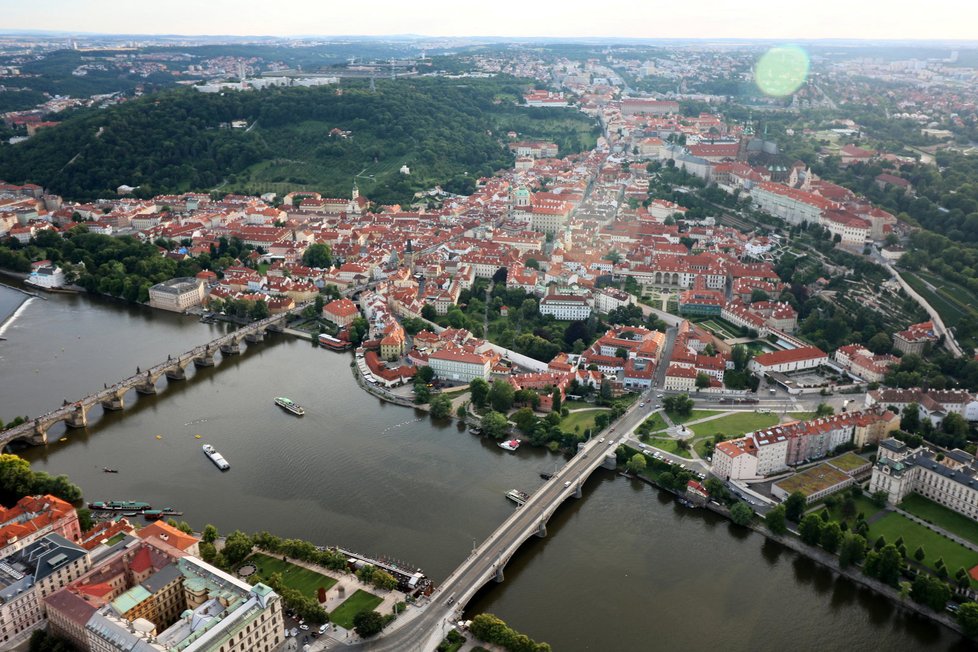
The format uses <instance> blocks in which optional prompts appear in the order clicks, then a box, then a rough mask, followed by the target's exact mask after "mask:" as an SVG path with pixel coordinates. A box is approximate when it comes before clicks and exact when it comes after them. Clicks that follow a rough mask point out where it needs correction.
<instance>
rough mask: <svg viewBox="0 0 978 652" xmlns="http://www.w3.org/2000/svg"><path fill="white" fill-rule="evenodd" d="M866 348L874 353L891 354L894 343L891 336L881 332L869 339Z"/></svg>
mask: <svg viewBox="0 0 978 652" xmlns="http://www.w3.org/2000/svg"><path fill="white" fill-rule="evenodd" d="M866 348H868V349H869V350H870V351H872V352H873V353H880V354H882V353H889V352H890V351H891V350H892V349H893V341H892V340H891V339H890V336H889V335H887V334H886V333H885V332H883V331H880V332H879V333H877V334H876V335H873V336H872V337H871V338H869V341H868V342H866Z"/></svg>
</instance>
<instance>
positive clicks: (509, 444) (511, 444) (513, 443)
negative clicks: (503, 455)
mask: <svg viewBox="0 0 978 652" xmlns="http://www.w3.org/2000/svg"><path fill="white" fill-rule="evenodd" d="M499 447H500V448H502V449H504V450H508V451H515V450H516V449H517V448H519V447H520V440H519V439H510V440H509V441H504V442H503V443H501V444H499Z"/></svg>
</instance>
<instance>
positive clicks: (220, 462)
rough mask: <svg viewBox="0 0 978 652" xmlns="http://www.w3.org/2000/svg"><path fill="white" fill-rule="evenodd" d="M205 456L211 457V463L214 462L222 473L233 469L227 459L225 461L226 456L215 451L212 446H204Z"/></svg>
mask: <svg viewBox="0 0 978 652" xmlns="http://www.w3.org/2000/svg"><path fill="white" fill-rule="evenodd" d="M204 455H206V456H207V457H209V458H210V459H211V462H213V463H214V465H215V466H217V468H219V469H221V470H222V471H227V470H228V469H230V468H231V465H230V464H228V461H227V460H226V459H224V456H223V455H221V454H220V453H218V452H217V451H216V450H214V447H213V446H211V445H210V444H204Z"/></svg>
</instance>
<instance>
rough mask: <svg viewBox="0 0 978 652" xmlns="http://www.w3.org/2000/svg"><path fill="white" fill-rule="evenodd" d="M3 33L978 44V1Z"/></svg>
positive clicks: (29, 8)
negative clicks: (945, 41) (953, 41)
mask: <svg viewBox="0 0 978 652" xmlns="http://www.w3.org/2000/svg"><path fill="white" fill-rule="evenodd" d="M0 16H2V19H0V31H3V30H12V29H13V30H20V29H42V30H56V31H67V32H78V33H81V32H101V33H123V34H186V35H200V34H211V35H271V36H295V35H324V36H326V35H330V36H333V35H385V34H420V35H429V36H503V37H506V36H517V37H527V36H544V37H605V36H611V37H626V38H707V39H709V38H743V39H779V40H789V39H791V40H798V39H820V38H843V39H900V40H904V39H914V40H935V39H940V40H943V39H966V40H978V2H974V0H927V2H912V1H911V0H809V1H808V2H789V1H785V0H739V1H738V0H694V1H693V2H675V0H669V1H668V2H667V1H665V0H601V1H600V2H594V1H593V0H587V1H585V0H488V1H484V2H472V1H471V0H360V1H357V0H345V1H343V2H340V1H338V0H264V1H263V2H255V1H253V0H166V1H165V2H148V1H147V0H31V1H30V2H28V1H26V0H0Z"/></svg>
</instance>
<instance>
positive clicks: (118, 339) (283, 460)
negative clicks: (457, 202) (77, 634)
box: [0, 288, 967, 651]
mask: <svg viewBox="0 0 978 652" xmlns="http://www.w3.org/2000/svg"><path fill="white" fill-rule="evenodd" d="M12 294H13V291H11V290H8V289H6V288H0V309H2V308H3V307H4V306H7V305H14V306H15V305H16V303H17V301H16V300H15V299H11V298H10V296H9V295H12ZM8 314H9V313H8ZM5 316H6V314H4V313H3V312H2V310H0V321H2V319H3V318H4V317H5ZM223 331H224V326H222V325H205V324H200V323H199V322H197V321H196V320H194V319H191V318H186V317H181V316H178V315H172V314H167V313H160V312H156V311H152V310H150V309H148V308H143V307H137V306H128V305H125V304H121V303H118V302H115V301H112V300H102V299H93V298H91V297H86V296H61V295H55V296H50V297H48V300H46V301H43V300H34V301H31V302H30V303H29V304H27V306H26V307H25V308H24V309H23V310H22V311H21V312H20V313H19V314H18V315H17V317H16V319H14V320H13V321H12V322H10V323H9V324H8V328H7V330H6V332H5V334H4V337H6V338H7V339H6V341H0V418H4V419H7V420H9V419H11V418H13V416H14V415H16V414H20V415H25V414H27V415H32V414H40V413H43V412H46V411H48V410H50V409H52V408H54V407H56V406H57V405H58V404H59V403H60V402H61V401H62V399H64V398H67V399H68V400H73V399H77V398H80V397H81V396H83V395H85V394H87V393H90V392H92V391H95V390H97V389H99V388H100V387H101V384H102V383H103V382H114V381H116V380H118V379H121V378H122V377H124V376H127V375H129V374H131V373H133V372H134V371H135V369H136V367H137V366H140V367H143V368H145V367H149V366H151V365H152V364H154V363H157V362H159V361H161V360H163V359H165V358H166V356H167V355H168V354H172V355H176V354H179V353H181V352H183V351H185V350H189V349H191V348H193V347H194V346H196V345H198V344H201V343H203V342H205V341H207V340H209V339H211V338H213V337H216V336H217V335H219V334H220V333H222V332H223ZM351 359H352V358H351V356H350V355H349V354H337V353H333V352H329V351H326V350H323V349H318V348H314V347H313V346H312V345H311V344H310V343H308V342H303V341H300V340H297V339H295V338H292V337H290V336H287V335H272V336H270V337H269V338H267V339H266V342H265V343H263V344H259V345H255V346H249V347H248V349H247V351H246V352H245V353H244V354H243V355H241V356H237V357H233V358H230V359H229V360H228V361H227V362H225V361H221V360H219V361H218V364H217V366H216V367H214V368H211V369H203V370H194V368H193V367H191V368H190V369H188V377H189V379H188V380H187V381H183V382H173V383H170V382H168V381H167V380H166V379H165V378H164V379H161V380H160V381H159V383H158V387H159V389H160V393H159V395H158V396H155V397H144V396H140V397H137V396H136V395H135V394H134V393H130V394H128V395H127V396H126V397H125V400H126V405H127V409H126V410H125V411H124V412H119V413H108V414H105V415H102V413H101V408H100V407H95V408H93V409H92V412H91V413H90V414H89V418H90V426H89V427H88V428H87V429H84V430H69V431H63V429H62V428H61V427H60V426H59V427H58V428H57V429H55V430H53V431H52V441H53V442H54V443H53V444H51V445H49V446H47V447H44V448H29V449H23V450H20V451H19V452H20V453H21V454H23V455H24V456H25V457H27V458H28V459H29V460H30V461H31V463H32V464H33V465H34V467H35V468H36V469H40V470H46V471H48V472H50V473H67V474H69V475H70V476H71V478H72V479H73V480H74V481H75V482H77V483H78V484H79V485H80V486H81V487H82V489H83V490H84V492H85V495H86V498H88V499H89V500H99V499H132V500H146V501H149V502H152V503H153V504H154V505H156V506H172V507H174V508H177V509H180V510H183V511H184V512H185V515H184V517H183V518H184V519H185V520H187V521H188V522H190V524H191V525H193V526H194V527H195V528H198V529H199V528H200V527H202V526H203V525H204V524H205V523H213V524H214V525H216V526H217V527H218V528H219V529H220V530H221V531H222V532H225V533H226V532H228V531H230V530H233V529H235V528H240V529H242V530H245V531H256V530H260V529H266V530H269V531H271V532H274V533H276V534H278V535H281V536H285V537H301V538H304V539H308V540H310V541H313V542H315V543H317V544H330V545H332V544H336V545H342V546H345V547H349V548H352V549H354V550H359V551H361V552H364V553H368V554H385V555H389V556H391V557H394V558H399V559H402V560H404V561H406V562H409V563H411V564H415V565H417V566H419V567H420V568H422V569H424V571H425V572H426V573H428V575H430V576H431V577H432V578H433V579H434V580H435V581H436V582H437V581H438V580H439V579H441V578H443V577H445V576H446V575H447V574H448V573H449V572H450V571H451V569H452V568H454V566H455V565H456V564H457V563H458V562H459V561H460V560H461V559H462V558H463V557H464V556H465V555H466V554H468V552H469V550H470V549H471V547H472V544H473V541H481V540H482V538H483V537H485V536H486V535H488V533H489V532H490V531H492V530H493V529H494V528H495V527H496V526H497V525H498V524H499V523H500V522H501V521H502V520H503V519H504V518H505V517H506V516H507V514H508V513H510V511H511V510H512V509H513V506H512V504H511V503H509V502H508V501H507V500H506V499H505V498H504V497H503V495H504V493H505V492H506V491H508V490H509V489H511V488H514V487H515V488H520V489H523V490H527V491H532V490H533V489H534V488H536V487H537V486H539V485H540V484H541V483H542V482H543V481H542V480H541V479H540V478H539V475H538V474H539V472H540V471H542V470H547V469H552V467H553V465H554V464H555V463H557V462H559V461H560V460H561V459H562V458H561V457H560V456H558V455H553V454H550V453H547V452H545V451H542V450H532V449H528V448H523V449H521V450H520V451H519V452H518V453H517V454H511V453H507V452H505V451H502V450H501V449H499V448H498V447H496V446H495V445H493V444H491V443H488V442H485V441H482V440H480V439H478V438H476V437H474V436H472V435H470V434H468V433H467V432H465V431H464V430H461V429H460V428H459V427H458V426H457V425H455V424H454V423H445V424H433V423H432V422H431V421H430V419H428V418H427V417H426V416H425V415H423V414H421V413H418V412H416V411H414V410H412V409H410V408H401V407H395V406H391V405H387V404H384V403H382V402H380V401H378V400H377V399H375V398H374V397H371V396H369V395H367V394H366V393H364V392H363V391H362V390H360V389H359V388H358V387H357V385H356V383H355V382H354V380H353V377H352V375H351V371H350V368H349V364H350V361H351ZM282 395H284V396H289V397H291V398H292V399H293V400H295V401H297V402H298V403H300V404H302V405H304V406H305V407H306V415H305V416H304V417H302V418H297V417H293V416H292V415H290V414H288V413H285V412H284V411H282V410H280V409H278V408H277V407H275V406H274V405H273V404H272V399H273V397H275V396H282ZM62 434H63V435H64V436H65V437H66V438H67V441H65V442H60V441H58V438H60V437H61V436H62ZM198 434H199V435H201V438H200V439H197V438H196V437H195V435H198ZM157 435H159V436H160V438H159V439H157ZM205 442H206V443H211V444H213V445H214V446H215V447H216V448H217V449H218V451H220V452H221V453H222V454H223V455H224V456H225V457H226V458H227V459H228V461H229V462H230V464H231V470H230V471H228V472H227V473H220V472H219V471H217V469H216V468H215V467H214V466H213V465H212V464H211V463H210V462H209V461H208V460H207V458H206V457H204V455H203V453H202V452H201V448H200V446H201V444H202V443H205ZM104 466H110V467H113V468H118V469H119V470H120V472H119V473H118V474H106V473H103V472H102V471H101V469H102V467H104ZM548 530H549V533H550V534H549V536H548V537H547V538H546V539H539V540H538V539H533V540H532V541H530V542H529V543H528V544H527V545H526V546H524V548H523V549H522V550H521V552H520V553H519V554H518V555H517V557H516V558H515V559H514V560H512V561H511V562H510V564H509V565H508V566H507V568H506V581H505V582H503V583H502V584H499V585H493V586H490V587H488V588H486V589H485V590H483V591H482V592H481V593H480V594H479V596H478V597H477V599H476V600H475V601H474V602H473V603H472V605H471V606H470V607H471V608H470V612H472V613H477V612H479V611H492V612H494V613H496V614H498V615H499V616H500V617H502V618H504V619H505V620H507V622H509V623H511V624H512V625H513V626H514V627H516V628H517V629H519V630H521V631H524V632H526V633H527V634H529V635H530V636H532V637H534V638H536V639H538V640H546V641H549V642H550V643H551V644H552V645H553V646H554V649H555V650H561V651H563V650H636V649H650V648H655V649H658V648H666V647H677V648H681V649H683V648H684V649H703V648H707V647H711V646H716V645H723V646H724V647H726V648H727V649H729V650H783V649H786V648H788V647H791V646H794V647H798V648H800V649H820V650H835V649H839V650H841V649H848V648H858V647H859V646H863V647H866V648H880V649H890V650H908V651H909V650H919V649H921V648H924V647H927V648H932V649H942V650H950V649H966V648H967V646H966V644H964V643H963V642H962V641H961V640H960V639H959V638H958V637H957V636H954V635H952V634H951V633H949V632H946V631H944V630H943V629H941V628H939V627H937V626H934V625H931V624H929V623H928V622H926V621H924V620H922V619H919V618H914V617H909V616H904V615H902V614H901V613H899V612H897V611H896V610H895V609H894V608H893V607H892V605H890V604H889V603H888V602H887V601H885V600H883V599H881V598H878V597H875V596H873V595H872V594H870V593H868V592H865V591H863V590H861V589H859V588H857V587H856V586H854V585H853V584H852V583H851V582H848V581H844V580H836V579H834V578H833V576H832V575H831V574H830V573H828V572H826V571H822V570H820V569H818V568H817V567H814V566H813V565H812V564H811V563H810V562H808V561H807V560H804V559H801V558H799V557H798V556H796V555H794V554H793V553H790V552H788V551H783V550H782V549H780V547H779V546H776V545H774V544H771V543H768V542H766V541H765V540H764V539H763V537H761V536H759V535H756V534H753V533H749V532H746V531H743V530H741V529H739V528H735V527H733V526H731V525H730V524H728V523H727V522H726V521H723V520H721V519H719V518H717V517H715V516H713V515H711V514H708V513H702V512H699V511H697V512H691V511H687V510H685V509H681V508H678V507H676V506H675V505H674V504H673V503H672V502H671V501H669V500H667V499H666V497H665V496H662V495H660V494H659V493H658V492H657V491H656V490H654V489H652V488H650V487H648V486H647V485H644V484H640V483H632V482H630V481H626V480H624V479H622V478H618V477H616V476H615V475H614V474H612V473H610V472H604V471H599V472H598V473H597V474H595V476H594V477H592V479H591V480H590V481H589V482H588V483H587V485H586V487H585V491H584V498H583V499H581V500H576V501H571V502H569V503H567V504H565V505H564V506H563V507H561V508H560V509H559V510H558V512H557V514H556V515H555V516H554V519H553V520H552V521H551V522H550V524H549V525H548Z"/></svg>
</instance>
